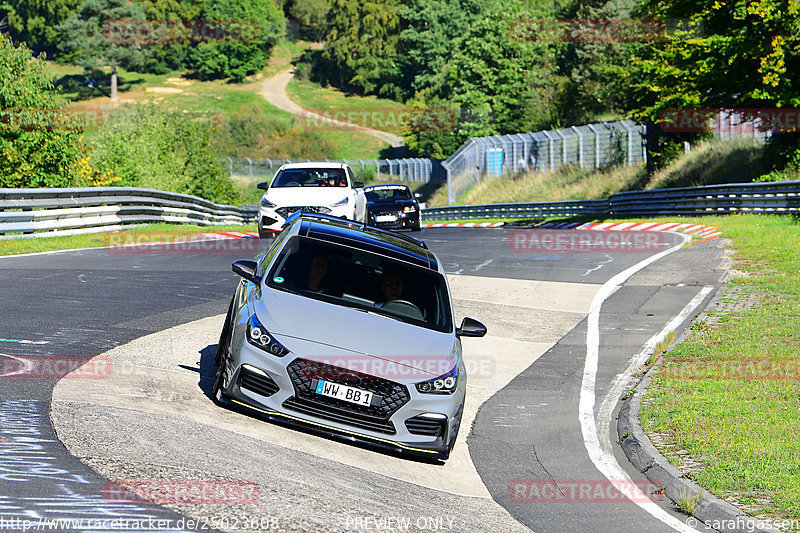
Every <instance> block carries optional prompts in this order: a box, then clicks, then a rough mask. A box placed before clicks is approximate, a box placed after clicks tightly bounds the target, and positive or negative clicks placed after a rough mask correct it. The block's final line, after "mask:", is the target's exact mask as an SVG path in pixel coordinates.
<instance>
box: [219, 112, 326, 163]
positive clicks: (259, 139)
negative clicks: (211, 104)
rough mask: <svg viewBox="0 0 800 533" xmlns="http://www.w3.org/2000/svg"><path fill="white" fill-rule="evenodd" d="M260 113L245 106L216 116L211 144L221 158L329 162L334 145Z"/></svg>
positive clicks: (318, 134)
mask: <svg viewBox="0 0 800 533" xmlns="http://www.w3.org/2000/svg"><path fill="white" fill-rule="evenodd" d="M293 124H295V122H294V121H293V122H284V121H281V120H279V119H276V118H274V117H271V116H269V115H266V114H264V112H263V109H261V108H259V107H258V106H255V105H251V106H245V107H243V108H242V109H241V110H239V111H238V112H236V113H233V114H231V115H229V116H226V117H218V120H217V129H216V132H215V141H214V144H215V146H217V148H218V153H219V154H220V155H224V156H235V157H255V158H266V157H270V158H282V159H333V158H335V157H336V152H337V146H336V144H335V143H333V141H331V140H330V139H326V138H324V137H323V136H322V135H320V133H319V132H316V131H310V130H308V129H302V128H299V127H296V126H294V125H293Z"/></svg>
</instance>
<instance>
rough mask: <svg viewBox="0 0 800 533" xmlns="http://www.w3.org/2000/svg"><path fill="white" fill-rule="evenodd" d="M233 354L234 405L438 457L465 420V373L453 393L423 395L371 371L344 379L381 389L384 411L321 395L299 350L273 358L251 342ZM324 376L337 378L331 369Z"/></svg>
mask: <svg viewBox="0 0 800 533" xmlns="http://www.w3.org/2000/svg"><path fill="white" fill-rule="evenodd" d="M235 338H236V336H235V337H234V339H235ZM232 346H236V343H235V342H234V343H232ZM233 353H238V354H239V357H229V358H228V359H227V364H228V367H227V372H226V375H227V376H231V377H230V379H229V380H228V381H227V382H226V386H225V394H226V395H227V396H228V397H229V398H230V401H231V402H232V403H234V404H235V405H238V406H240V407H244V408H247V409H249V410H251V411H253V412H255V413H258V414H259V415H261V416H264V417H267V418H269V419H274V420H282V421H284V422H288V423H290V424H299V425H302V426H304V427H306V428H312V429H314V430H316V431H318V432H321V433H323V434H325V435H327V436H336V437H340V438H342V437H343V438H345V439H346V440H350V441H353V440H357V441H359V442H364V443H370V444H372V445H375V446H378V447H380V448H382V449H388V450H393V451H396V452H401V453H408V454H413V455H417V456H423V457H429V458H435V459H446V458H447V457H448V456H449V453H450V448H451V444H452V442H453V440H454V439H455V436H456V435H457V433H458V428H459V425H460V423H461V413H462V410H463V404H464V397H465V392H466V378H465V377H464V378H462V380H460V383H459V385H458V388H457V389H456V391H455V392H454V393H453V394H452V395H435V394H422V393H420V392H418V391H417V390H416V388H415V387H414V385H413V384H409V383H401V382H400V380H398V381H390V380H384V379H381V378H374V377H371V376H366V375H362V376H360V377H361V378H362V379H371V380H373V381H372V382H369V381H362V382H360V383H358V384H354V383H352V382H351V381H341V383H343V384H350V385H351V386H358V387H359V388H362V389H365V390H372V391H382V392H381V395H382V398H383V399H384V402H383V405H382V407H383V410H381V409H372V408H371V407H370V408H364V407H362V406H358V405H355V404H349V403H348V402H345V401H343V400H337V399H332V398H327V397H324V396H319V395H316V394H315V393H314V392H313V387H314V385H315V382H314V381H313V380H314V376H313V375H308V376H303V375H302V374H303V372H302V371H301V367H299V366H298V361H302V359H301V358H299V357H297V356H296V355H294V354H289V355H287V356H286V357H285V358H277V357H273V356H270V355H269V354H266V353H263V352H261V351H260V350H258V349H257V348H254V347H252V346H250V345H249V344H248V343H247V342H246V341H245V342H244V343H243V344H241V343H240V344H239V345H238V349H237V351H235V352H233ZM348 373H349V374H353V372H352V371H348ZM462 376H465V374H463V373H462ZM324 377H325V378H326V379H328V380H330V381H333V380H331V379H330V376H329V375H328V374H327V372H326V374H325V376H324Z"/></svg>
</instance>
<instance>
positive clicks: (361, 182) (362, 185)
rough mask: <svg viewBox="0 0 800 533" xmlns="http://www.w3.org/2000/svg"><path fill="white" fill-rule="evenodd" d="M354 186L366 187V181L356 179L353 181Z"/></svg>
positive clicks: (356, 187) (357, 187)
mask: <svg viewBox="0 0 800 533" xmlns="http://www.w3.org/2000/svg"><path fill="white" fill-rule="evenodd" d="M353 188H354V189H363V188H364V182H363V181H354V182H353Z"/></svg>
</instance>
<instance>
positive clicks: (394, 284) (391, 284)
mask: <svg viewBox="0 0 800 533" xmlns="http://www.w3.org/2000/svg"><path fill="white" fill-rule="evenodd" d="M381 291H382V292H383V301H382V302H377V303H376V304H375V307H383V306H384V305H385V304H386V302H389V301H391V300H400V299H402V296H403V277H402V276H401V275H400V274H398V273H397V272H389V273H387V274H384V276H383V279H382V280H381Z"/></svg>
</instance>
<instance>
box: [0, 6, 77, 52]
mask: <svg viewBox="0 0 800 533" xmlns="http://www.w3.org/2000/svg"><path fill="white" fill-rule="evenodd" d="M80 3H81V0H5V1H3V2H0V22H2V21H3V20H6V21H7V23H8V32H9V34H10V35H11V38H12V39H14V40H15V41H17V42H19V41H24V42H25V43H26V44H27V45H28V47H29V48H30V49H32V50H33V51H34V52H35V53H37V54H38V53H40V52H46V53H47V54H48V55H50V56H52V55H53V53H54V52H55V51H56V43H57V41H58V40H59V39H60V38H61V37H62V36H61V34H60V33H59V32H58V26H59V25H60V24H61V23H63V22H64V21H65V20H67V18H69V16H70V15H72V13H74V12H75V10H76V9H77V8H78V6H79V5H80Z"/></svg>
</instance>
